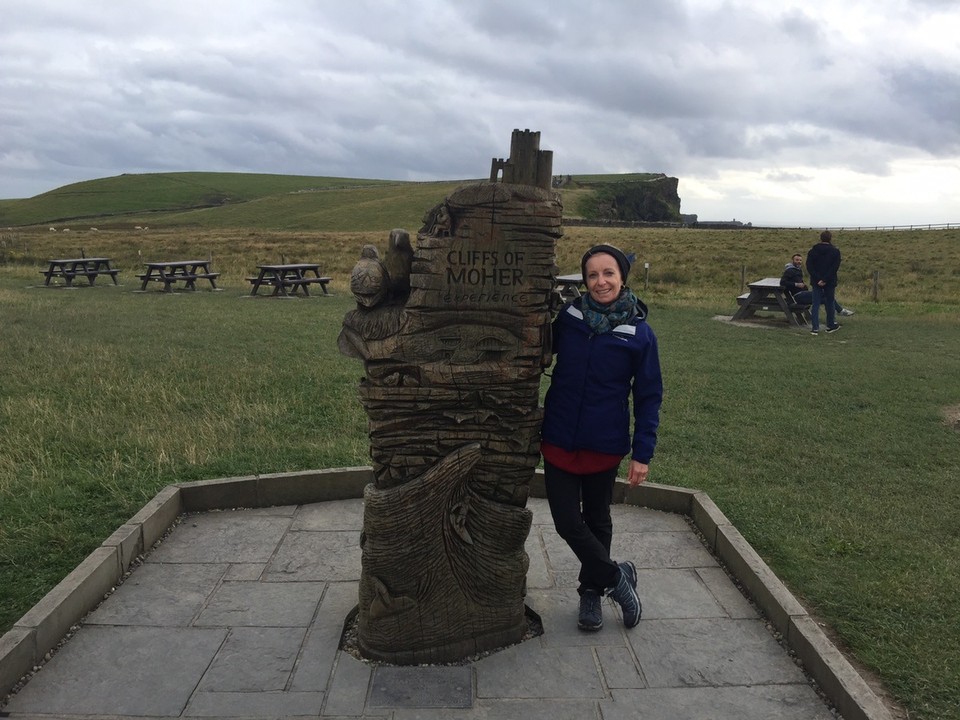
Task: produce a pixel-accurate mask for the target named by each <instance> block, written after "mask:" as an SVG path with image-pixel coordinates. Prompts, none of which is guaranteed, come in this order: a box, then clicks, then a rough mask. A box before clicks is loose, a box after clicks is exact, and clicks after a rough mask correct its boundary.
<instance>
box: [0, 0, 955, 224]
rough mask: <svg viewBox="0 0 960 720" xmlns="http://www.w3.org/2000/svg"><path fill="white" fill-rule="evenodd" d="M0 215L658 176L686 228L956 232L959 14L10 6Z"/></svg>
mask: <svg viewBox="0 0 960 720" xmlns="http://www.w3.org/2000/svg"><path fill="white" fill-rule="evenodd" d="M0 10H2V13H0V16H2V21H0V198H19V197H30V196H33V195H36V194H39V193H42V192H46V191H48V190H52V189H54V188H57V187H60V186H62V185H65V184H67V183H71V182H76V181H79V180H89V179H94V178H100V177H108V176H113V175H119V174H121V173H144V172H169V171H184V170H203V171H231V172H232V171H235V172H263V173H282V174H302V175H331V176H346V177H363V178H380V179H400V180H456V179H464V178H479V177H485V176H486V175H487V174H488V173H489V170H490V160H491V159H492V158H494V157H505V156H507V155H508V154H509V149H510V135H511V132H512V131H513V129H514V128H520V129H526V128H529V129H531V130H539V131H540V133H541V136H540V146H541V149H545V150H552V151H553V153H554V166H553V169H554V174H568V173H569V174H583V173H621V172H663V173H666V174H667V175H671V176H674V177H677V178H679V180H680V188H679V192H680V197H681V201H682V204H681V210H682V211H683V212H685V213H696V214H698V215H699V217H700V219H701V220H732V219H737V220H741V221H744V222H753V223H754V224H783V225H802V226H814V227H816V226H826V225H885V224H896V225H906V224H926V223H947V222H951V223H956V222H960V40H958V38H960V2H958V0H804V2H793V0H777V1H776V2H774V1H773V0H730V1H728V2H720V1H715V0H590V1H589V2H587V1H585V0H402V1H399V0H398V1H396V2H394V1H392V0H380V1H378V0H284V1H283V2H279V1H278V2H269V1H267V0H246V1H244V0H232V1H231V2H222V1H221V0H190V1H189V2H186V1H184V0H162V1H160V0H157V1H151V0H138V1H137V2H129V1H123V0H121V1H119V2H118V1H117V0H110V1H109V2H107V1H105V0H84V1H83V2H77V1H76V0H2V4H0Z"/></svg>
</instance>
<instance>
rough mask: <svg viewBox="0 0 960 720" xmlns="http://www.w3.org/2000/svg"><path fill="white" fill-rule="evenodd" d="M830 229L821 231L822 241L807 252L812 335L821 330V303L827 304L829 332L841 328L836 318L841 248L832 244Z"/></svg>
mask: <svg viewBox="0 0 960 720" xmlns="http://www.w3.org/2000/svg"><path fill="white" fill-rule="evenodd" d="M832 240H833V234H832V233H831V232H830V231H829V230H824V231H823V232H822V233H820V242H818V243H817V244H816V245H814V246H813V247H812V248H810V251H809V252H808V253H807V272H808V273H809V274H810V290H811V292H812V293H813V297H812V305H811V307H810V320H811V329H810V334H811V335H817V334H819V332H820V305H821V304H823V305H825V306H826V310H827V332H828V333H832V332H836V331H837V330H839V329H840V325H839V324H838V323H837V318H836V311H837V309H836V302H837V299H836V291H837V271H838V270H839V269H840V250H839V249H838V248H836V247H834V246H833V244H832Z"/></svg>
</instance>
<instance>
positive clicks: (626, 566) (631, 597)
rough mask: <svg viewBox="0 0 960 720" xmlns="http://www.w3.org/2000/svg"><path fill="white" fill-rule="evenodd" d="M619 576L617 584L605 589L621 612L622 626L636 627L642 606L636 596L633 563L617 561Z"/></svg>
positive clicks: (635, 573) (635, 574) (635, 578)
mask: <svg viewBox="0 0 960 720" xmlns="http://www.w3.org/2000/svg"><path fill="white" fill-rule="evenodd" d="M619 567H620V578H619V580H617V584H616V585H614V586H613V587H611V588H608V589H607V595H609V596H610V597H612V598H613V599H614V600H616V602H617V604H618V605H619V606H620V611H621V612H622V613H623V625H624V627H628V628H632V627H636V626H637V623H639V622H640V614H641V613H642V612H643V607H642V606H641V605H640V598H639V597H638V596H637V590H636V588H635V587H634V584H635V583H636V582H637V571H636V569H635V568H634V567H633V563H628V562H625V563H619Z"/></svg>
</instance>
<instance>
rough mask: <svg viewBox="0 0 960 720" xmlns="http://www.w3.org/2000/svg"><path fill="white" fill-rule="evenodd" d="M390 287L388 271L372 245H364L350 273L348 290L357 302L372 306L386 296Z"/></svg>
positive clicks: (368, 306)
mask: <svg viewBox="0 0 960 720" xmlns="http://www.w3.org/2000/svg"><path fill="white" fill-rule="evenodd" d="M389 288H390V273H389V272H388V271H387V267H386V265H384V263H383V262H382V261H381V260H380V253H379V252H377V248H376V246H374V245H364V246H363V249H362V250H361V251H360V259H359V260H357V264H356V265H354V266H353V271H352V272H351V273H350V291H351V292H352V293H353V297H354V298H356V301H357V303H359V304H360V305H362V306H363V307H367V308H372V307H374V306H376V305H377V304H379V303H380V301H381V300H383V299H384V297H386V295H387V292H388V290H389Z"/></svg>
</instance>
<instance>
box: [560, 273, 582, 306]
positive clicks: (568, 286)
mask: <svg viewBox="0 0 960 720" xmlns="http://www.w3.org/2000/svg"><path fill="white" fill-rule="evenodd" d="M582 286H583V275H582V274H581V273H572V274H570V275H557V290H558V291H559V293H560V297H562V298H563V299H564V300H573V299H574V298H578V297H580V296H581V295H582V294H583V293H582V292H581V290H580V288H581V287H582Z"/></svg>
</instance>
